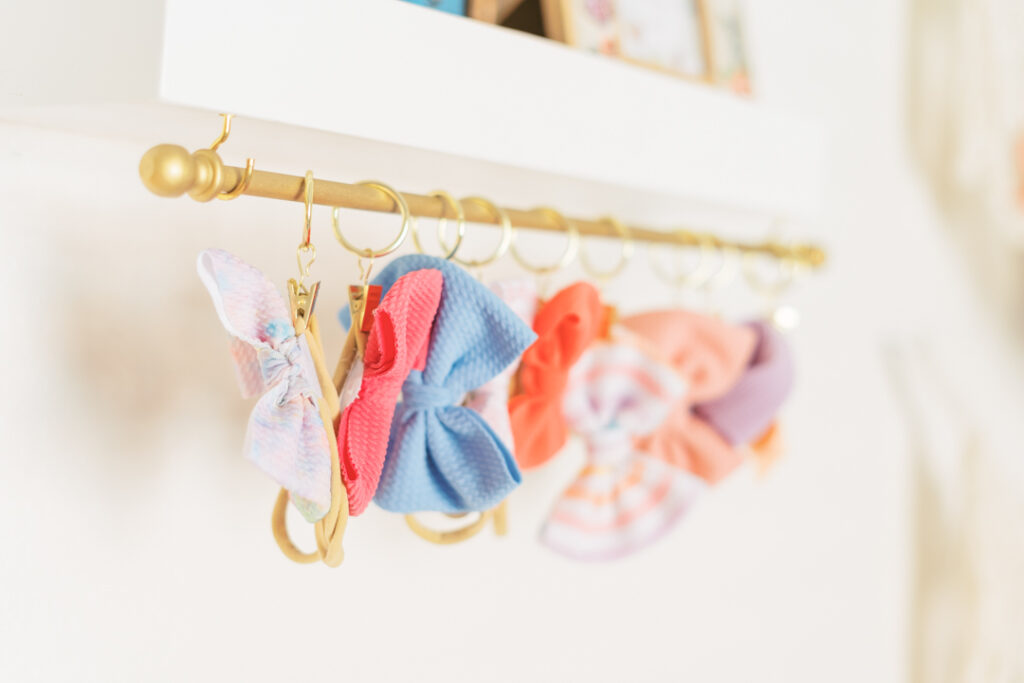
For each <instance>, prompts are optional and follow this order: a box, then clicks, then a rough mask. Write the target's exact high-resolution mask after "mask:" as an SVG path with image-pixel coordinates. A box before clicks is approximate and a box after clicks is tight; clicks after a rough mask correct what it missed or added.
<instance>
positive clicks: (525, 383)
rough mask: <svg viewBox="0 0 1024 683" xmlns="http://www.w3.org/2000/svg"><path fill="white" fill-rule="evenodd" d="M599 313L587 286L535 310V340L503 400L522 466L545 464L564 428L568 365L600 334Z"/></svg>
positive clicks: (597, 300)
mask: <svg viewBox="0 0 1024 683" xmlns="http://www.w3.org/2000/svg"><path fill="white" fill-rule="evenodd" d="M604 316H605V311H604V308H603V307H602V306H601V299H600V296H599V295H598V292H597V290H596V289H594V287H593V285H590V284H588V283H586V282H578V283H576V284H574V285H570V286H569V287H566V288H565V289H563V290H562V291H560V292H559V293H558V294H556V295H555V296H554V297H552V298H551V300H550V301H548V302H547V303H546V304H544V305H543V306H541V308H540V310H539V311H537V316H536V318H534V321H533V329H534V331H535V332H536V333H537V341H536V342H534V344H533V345H532V346H531V347H530V348H529V349H527V350H526V353H524V354H523V360H522V363H521V365H520V368H519V386H518V392H519V394H518V395H517V396H514V397H512V399H511V400H510V401H509V402H508V411H509V418H510V421H511V423H512V435H513V438H514V441H515V451H516V460H518V461H519V464H520V465H521V466H522V467H524V468H531V467H537V466H539V465H543V464H544V463H545V462H547V461H548V460H549V459H550V458H551V457H552V456H553V455H554V454H555V453H557V452H558V451H559V450H560V449H561V448H562V446H564V445H565V442H566V439H567V438H568V436H569V431H568V429H567V427H566V424H565V418H564V417H563V415H562V396H563V394H564V392H565V387H566V381H567V378H568V376H569V371H570V370H571V369H572V367H573V364H575V363H576V361H577V360H578V359H579V357H580V356H581V355H582V354H583V352H584V351H585V350H586V349H587V347H588V346H590V344H591V343H592V342H593V341H594V340H595V339H597V338H598V336H600V334H601V331H602V330H603V327H604Z"/></svg>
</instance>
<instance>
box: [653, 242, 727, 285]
mask: <svg viewBox="0 0 1024 683" xmlns="http://www.w3.org/2000/svg"><path fill="white" fill-rule="evenodd" d="M673 234H674V235H675V236H676V237H677V238H678V242H676V243H675V244H673V245H672V248H673V249H674V250H677V249H679V248H681V247H682V246H685V245H696V246H698V247H700V256H699V257H698V260H697V265H695V266H694V267H693V268H692V269H690V270H688V271H684V272H677V273H669V272H668V271H666V270H665V269H664V268H662V266H661V264H660V263H659V262H658V260H657V259H656V258H654V248H653V246H654V245H651V248H648V250H647V256H648V259H649V260H650V263H651V268H652V269H653V270H654V274H655V275H657V276H658V277H660V278H661V279H662V280H664V281H665V282H667V283H669V284H670V285H674V286H676V287H683V286H685V285H692V286H695V287H698V286H700V285H702V284H704V283H705V282H707V280H708V279H709V278H710V277H711V276H712V275H713V274H714V273H713V272H712V268H713V266H712V264H711V257H712V256H713V255H714V253H715V240H714V239H712V238H711V237H710V236H708V235H697V234H694V233H692V232H689V231H688V230H676V231H675V232H674V233H673Z"/></svg>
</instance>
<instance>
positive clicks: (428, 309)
mask: <svg viewBox="0 0 1024 683" xmlns="http://www.w3.org/2000/svg"><path fill="white" fill-rule="evenodd" d="M443 284H444V277H443V276H442V274H441V271H439V270H432V269H423V270H414V271H412V272H411V273H406V274H405V275H403V276H401V277H400V278H398V280H397V281H396V282H395V284H394V285H393V286H392V287H391V289H389V290H388V292H387V294H386V295H385V296H384V299H383V300H382V301H381V302H380V305H378V306H377V308H376V309H374V312H373V327H372V328H371V329H370V336H369V338H368V339H367V342H366V353H365V354H364V356H363V370H362V383H361V385H360V387H359V396H358V397H357V398H356V399H355V400H354V401H353V402H352V403H351V404H350V405H349V406H348V407H347V408H345V410H344V411H343V412H342V413H341V419H340V420H339V421H338V450H339V452H340V457H341V465H342V467H341V476H342V479H343V480H344V481H345V489H346V490H347V491H348V506H349V514H352V515H358V514H360V513H362V512H363V511H364V510H365V509H366V507H367V506H368V505H369V504H370V501H371V500H373V494H374V493H375V492H376V491H377V484H378V483H379V482H380V475H381V471H382V469H383V467H384V456H385V455H386V454H387V448H388V435H389V434H390V432H391V418H392V416H393V415H394V413H395V402H396V400H397V399H398V394H399V392H400V391H401V389H402V383H403V382H405V379H406V377H408V375H409V371H410V370H411V369H412V368H413V366H414V365H415V364H416V363H417V360H418V359H419V358H421V357H422V356H423V354H424V352H425V351H426V346H427V341H428V340H429V338H430V327H431V325H432V324H433V322H434V314H435V313H436V312H437V305H438V303H439V302H440V300H441V288H442V286H443ZM506 421H507V419H506Z"/></svg>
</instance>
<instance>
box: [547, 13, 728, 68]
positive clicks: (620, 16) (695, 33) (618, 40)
mask: <svg viewBox="0 0 1024 683" xmlns="http://www.w3.org/2000/svg"><path fill="white" fill-rule="evenodd" d="M708 1H709V0H540V4H541V12H542V16H543V20H544V32H545V34H546V35H547V37H549V38H552V39H553V40H558V41H560V42H563V43H566V44H567V45H571V46H573V47H577V48H580V49H583V50H588V51H591V52H597V53H600V54H605V55H609V56H613V57H618V58H620V59H623V60H625V61H627V62H631V63H634V64H638V65H641V66H644V67H647V68H652V69H656V70H658V71H663V72H666V73H670V74H672V75H675V76H679V77H682V78H686V79H689V80H694V81H701V82H712V81H713V80H714V69H713V58H714V55H713V53H712V37H711V23H710V17H709V14H708V10H707V2H708Z"/></svg>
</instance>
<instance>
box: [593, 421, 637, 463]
mask: <svg viewBox="0 0 1024 683" xmlns="http://www.w3.org/2000/svg"><path fill="white" fill-rule="evenodd" d="M583 442H584V444H585V446H586V449H587V457H588V459H589V460H590V462H591V463H593V464H595V465H612V464H614V463H617V462H620V461H622V460H626V459H627V458H629V456H630V455H632V452H633V438H632V436H631V435H630V434H629V432H627V431H626V430H625V429H622V428H616V427H611V428H608V429H605V430H603V431H600V432H596V433H594V434H585V435H583Z"/></svg>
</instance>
